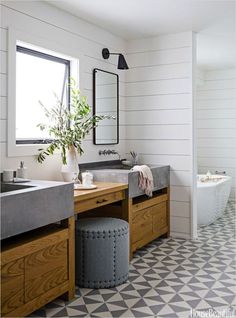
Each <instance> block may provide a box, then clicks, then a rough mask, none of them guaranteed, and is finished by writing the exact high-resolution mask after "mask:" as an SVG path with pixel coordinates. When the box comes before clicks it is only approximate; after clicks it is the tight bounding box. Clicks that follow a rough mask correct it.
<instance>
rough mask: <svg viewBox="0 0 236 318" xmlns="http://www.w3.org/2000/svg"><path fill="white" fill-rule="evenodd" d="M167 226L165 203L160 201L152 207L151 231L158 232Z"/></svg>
mask: <svg viewBox="0 0 236 318" xmlns="http://www.w3.org/2000/svg"><path fill="white" fill-rule="evenodd" d="M167 226H168V217H167V203H166V202H162V203H160V204H158V205H156V206H155V207H154V209H153V232H154V233H159V232H160V231H161V230H162V229H164V228H166V227H167Z"/></svg>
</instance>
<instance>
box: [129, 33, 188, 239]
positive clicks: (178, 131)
mask: <svg viewBox="0 0 236 318" xmlns="http://www.w3.org/2000/svg"><path fill="white" fill-rule="evenodd" d="M192 40H193V38H192V33H191V32H185V33H179V34H173V35H165V36H159V37H155V38H149V39H141V40H135V41H130V42H128V48H127V59H128V62H129V66H130V70H129V71H128V72H127V73H126V79H125V80H126V85H125V99H126V107H125V112H124V113H125V118H126V120H125V124H124V125H125V128H126V152H127V153H128V152H129V151H130V150H135V151H137V152H138V153H139V154H140V161H141V162H143V163H147V164H163V165H170V167H171V171H170V184H171V188H170V193H171V202H170V209H171V227H170V230H171V235H172V236H176V237H177V236H178V237H186V238H188V237H189V236H190V232H191V230H190V229H191V226H190V221H191V220H190V218H191V188H192V169H193V168H192Z"/></svg>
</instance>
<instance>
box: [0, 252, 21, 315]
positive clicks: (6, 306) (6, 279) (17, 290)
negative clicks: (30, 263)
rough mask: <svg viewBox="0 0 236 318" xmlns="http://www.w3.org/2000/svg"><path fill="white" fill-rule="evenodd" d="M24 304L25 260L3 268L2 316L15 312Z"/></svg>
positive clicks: (8, 264)
mask: <svg viewBox="0 0 236 318" xmlns="http://www.w3.org/2000/svg"><path fill="white" fill-rule="evenodd" d="M23 303H24V259H23V258H21V259H18V260H16V261H13V262H10V263H7V264H5V265H3V266H2V267H1V306H2V310H1V311H2V312H1V313H2V315H6V314H7V313H9V312H11V311H13V310H15V309H16V308H18V307H19V306H21V305H23Z"/></svg>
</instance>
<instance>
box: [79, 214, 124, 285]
mask: <svg viewBox="0 0 236 318" xmlns="http://www.w3.org/2000/svg"><path fill="white" fill-rule="evenodd" d="M75 271H76V283H77V285H78V286H80V287H86V288H109V287H114V286H117V285H119V284H122V283H124V282H125V281H126V280H127V279H128V274H129V224H128V223H127V222H126V221H124V220H120V219H115V218H102V217H101V218H86V219H81V220H78V221H77V224H76V268H75Z"/></svg>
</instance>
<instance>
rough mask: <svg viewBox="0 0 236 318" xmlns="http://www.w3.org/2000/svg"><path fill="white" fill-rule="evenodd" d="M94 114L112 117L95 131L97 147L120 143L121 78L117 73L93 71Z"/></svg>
mask: <svg viewBox="0 0 236 318" xmlns="http://www.w3.org/2000/svg"><path fill="white" fill-rule="evenodd" d="M93 114H94V115H110V116H113V117H115V119H104V120H102V121H100V122H99V123H98V127H96V128H95V129H94V140H93V141H94V144H95V145H114V144H118V143H119V76H118V75H117V74H115V73H111V72H107V71H103V70H99V69H97V68H95V69H94V70H93Z"/></svg>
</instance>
